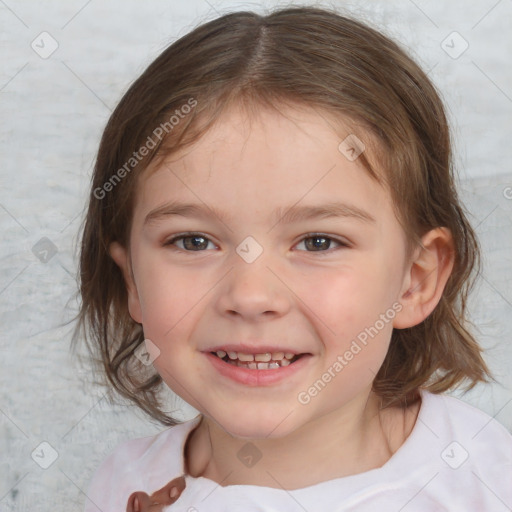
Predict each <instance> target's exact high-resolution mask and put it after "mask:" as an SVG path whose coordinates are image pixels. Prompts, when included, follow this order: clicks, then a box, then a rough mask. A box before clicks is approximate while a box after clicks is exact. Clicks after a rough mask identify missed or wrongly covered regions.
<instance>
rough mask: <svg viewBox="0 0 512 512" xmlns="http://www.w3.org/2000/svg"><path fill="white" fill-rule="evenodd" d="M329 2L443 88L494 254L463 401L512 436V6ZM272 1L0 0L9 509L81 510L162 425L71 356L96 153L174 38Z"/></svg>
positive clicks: (1, 298) (475, 305) (0, 396)
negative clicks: (99, 474)
mask: <svg viewBox="0 0 512 512" xmlns="http://www.w3.org/2000/svg"><path fill="white" fill-rule="evenodd" d="M297 3H300V2H297ZM304 3H306V2H304ZM318 3H319V4H320V2H318ZM325 4H326V5H334V6H336V7H338V8H340V7H341V8H343V9H346V11H347V12H349V13H352V14H354V15H356V16H358V17H360V18H362V19H363V20H366V21H367V22H369V23H371V24H373V25H375V26H377V27H380V28H381V29H382V30H383V31H384V32H386V33H388V34H389V35H391V36H392V37H394V38H395V39H397V40H398V41H400V42H401V43H402V44H403V45H404V46H406V47H407V48H408V49H409V51H410V52H411V53H412V54H413V56H414V57H415V58H416V59H417V60H418V61H419V62H420V64H421V65H422V66H423V67H424V68H425V69H426V70H429V76H430V77H431V78H432V80H433V81H434V82H435V83H436V85H437V86H438V87H439V89H440V90H441V92H442V94H443V97H444V99H445V101H446V104H447V106H448V109H449V113H450V117H451V120H452V123H453V129H454V131H453V133H454V136H455V143H456V153H457V165H458V169H459V172H460V190H461V193H462V196H463V198H464V201H465V203H466V206H467V208H468V210H469V212H470V214H471V215H470V218H471V220H472V222H473V225H474V226H475V227H476V230H477V233H478V235H479V236H480V240H481V242H482V246H483V249H484V272H483V275H482V276H481V279H480V281H479V284H478V286H477V288H476V290H475V293H474V295H473V296H472V301H471V317H472V320H473V322H474V323H475V324H476V325H477V326H478V328H479V330H480V334H479V340H480V341H481V344H482V345H483V346H484V347H485V348H486V349H487V351H486V355H485V357H486V360H487V361H488V363H489V365H490V367H491V369H492V370H493V371H494V373H495V376H496V378H497V380H498V384H493V385H489V386H478V387H477V388H476V389H474V390H473V391H472V392H470V393H468V394H466V395H464V397H462V398H463V400H466V401H467V402H469V403H472V404H474V405H476V406H477V407H479V408H480V409H482V410H484V411H486V412H487V413H489V414H490V415H492V416H495V417H496V419H497V420H499V421H500V422H501V423H502V424H504V425H505V426H507V428H509V429H510V430H512V377H511V374H510V365H511V362H512V344H511V343H510V330H511V327H512V320H511V318H512V291H511V290H512V286H511V284H512V250H511V248H512V198H511V197H512V188H508V187H512V169H511V162H512V144H511V143H510V140H511V135H512V126H511V119H512V117H511V114H512V66H510V55H511V54H512V36H511V31H510V20H511V19H512V1H511V0H500V1H497V0H482V1H478V2H477V1H475V2H463V1H461V0H458V1H451V2H442V1H421V0H416V1H414V2H413V1H412V0H411V1H409V0H400V1H398V0H397V1H384V0H379V1H373V2H369V1H358V2H342V1H338V2H330V3H325ZM274 5H278V4H277V2H270V1H269V2H261V3H258V2H245V3H244V2H219V1H216V0H208V1H207V0H187V1H186V2H176V1H175V2H170V1H156V0H153V1H146V2H144V3H142V2H136V1H135V0H130V1H121V0H115V1H101V2H100V1H99V0H92V1H85V0H77V1H68V2H58V1H56V0H54V1H40V2H35V1H18V2H16V1H14V0H5V1H3V0H0V27H1V29H0V39H1V50H0V51H1V55H0V119H1V121H2V122H1V123H0V131H1V137H0V155H1V165H0V183H1V190H0V233H1V236H2V243H1V245H0V330H1V331H0V333H1V334H0V350H1V361H2V370H1V373H0V454H1V459H0V476H1V478H0V510H1V511H2V512H3V511H11V510H16V511H25V510H27V511H29V510H30V511H31V512H34V511H39V510H52V511H54V512H60V511H67V512H69V511H80V510H82V508H83V504H84V501H85V499H86V498H85V494H84V493H85V491H86V489H87V484H88V482H89V480H90V478H91V476H92V472H93V471H94V470H95V469H96V467H97V466H98V465H99V463H100V462H101V461H102V460H103V459H104V457H105V456H106V455H107V454H108V452H109V451H111V450H112V449H113V448H114V447H115V446H116V445H117V444H118V443H120V442H121V441H123V440H125V439H129V438H134V437H139V436H144V435H151V434H153V433H155V432H157V431H159V430H161V429H162V427H161V426H159V425H157V424H155V423H153V422H151V421H149V420H148V419H147V418H146V417H144V416H143V414H142V413H139V412H138V411H136V410H134V409H133V408H131V407H129V406H127V404H123V403H119V404H111V403H110V402H109V400H108V395H106V394H105V393H106V390H105V389H101V388H98V387H95V386H93V385H91V384H88V377H89V372H88V370H87V368H86V367H84V368H81V367H80V366H79V365H78V363H77V362H76V361H75V360H73V359H72V358H71V357H70V355H69V342H70V333H71V327H72V326H71V325H66V322H68V321H69V320H70V319H71V318H72V317H73V315H74V314H75V313H76V300H75V298H74V293H75V291H76V281H75V272H76V243H77V236H78V235H77V233H78V229H79V226H80V221H81V216H82V214H83V208H84V204H85V198H86V194H87V190H88V183H89V178H90V173H91V169H92V165H93V162H94V157H95V152H96V150H97V145H98V142H99V138H100V135H101V131H102V129H103V127H104V124H105V122H106V121H107V119H108V116H109V115H110V112H111V110H112V109H113V107H114V106H115V104H116V102H117V101H118V100H119V99H120V97H121V95H122V93H123V92H124V91H126V89H127V87H128V85H129V84H130V82H131V81H132V80H134V79H135V78H136V77H137V76H138V75H139V74H140V73H141V72H142V71H143V69H144V68H145V66H146V65H147V64H148V63H149V62H150V61H151V60H152V59H154V58H155V57H156V56H157V55H158V54H159V53H160V51H162V50H163V48H164V47H165V46H166V45H167V44H168V43H169V42H171V41H173V40H174V39H176V38H177V37H179V36H181V35H183V34H185V33H186V32H187V31H189V30H190V29H191V28H193V27H194V26H195V25H197V24H198V23H200V22H202V21H206V20H209V19H211V18H213V17H215V16H217V15H218V14H221V13H224V12H226V11H228V10H232V9H235V8H246V9H247V8H252V9H256V10H262V8H263V7H272V6H274ZM454 31H456V32H457V33H458V34H459V35H453V34H452V33H453V32H454ZM42 32H48V33H49V34H50V36H47V35H42V36H41V35H40V34H41V33H42ZM450 34H452V35H450ZM33 41H34V43H33V46H34V48H33V47H32V46H31V45H32V42H33ZM443 41H445V42H444V43H443ZM465 41H466V42H467V44H468V45H469V46H468V48H467V49H466V51H464V53H462V54H461V55H460V56H457V54H458V53H460V52H461V50H463V49H464V47H465V45H466V43H465ZM52 44H53V45H56V44H58V48H57V49H56V51H55V52H54V53H53V54H51V55H46V54H45V52H47V53H48V52H49V51H50V50H51V49H52ZM36 50H37V51H36ZM445 50H446V51H445ZM38 52H39V53H38ZM447 52H448V53H447ZM449 53H451V55H450V54H449ZM43 57H46V58H43ZM455 57H457V58H455ZM176 406H177V407H178V408H180V414H179V415H177V416H178V417H180V418H181V419H188V418H191V417H193V416H194V415H195V412H194V410H193V409H191V408H190V407H188V406H187V405H186V404H184V403H183V402H182V401H181V400H178V401H177V404H176ZM43 442H46V443H49V445H41V444H40V443H43ZM34 450H35V451H34ZM53 450H55V451H53ZM54 456H57V458H56V460H55V461H53V458H54ZM50 463H51V465H49V467H48V468H47V469H43V468H42V467H41V465H42V466H44V465H48V464H50ZM105 512H106V511H105Z"/></svg>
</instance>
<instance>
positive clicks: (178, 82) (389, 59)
mask: <svg viewBox="0 0 512 512" xmlns="http://www.w3.org/2000/svg"><path fill="white" fill-rule="evenodd" d="M234 103H237V104H244V105H245V106H247V107H248V111H249V110H250V108H254V107H257V108H259V107H261V106H266V107H272V108H276V109H279V106H280V105H286V104H295V105H304V106H306V107H311V108H314V109H315V110H318V112H320V113H322V115H324V116H325V117H326V118H327V117H330V118H331V119H333V118H334V119H335V118H339V119H341V120H343V121H344V122H345V121H347V120H349V121H350V122H351V129H352V133H355V134H359V135H358V136H359V138H361V139H362V140H365V141H369V142H371V141H372V140H373V141H375V144H374V145H373V146H371V147H373V149H374V151H373V156H374V158H373V160H374V161H375V162H377V161H378V166H375V167H378V168H379V169H381V173H380V174H381V176H379V174H378V173H377V170H376V169H375V168H374V166H372V165H371V163H370V161H369V160H370V157H366V154H367V153H369V152H368V151H366V152H365V153H363V154H362V155H361V157H360V158H361V159H363V164H364V166H365V167H366V169H367V170H368V172H369V173H370V175H371V176H372V177H373V178H375V179H377V180H378V181H381V180H382V179H383V180H384V181H385V182H386V184H387V186H388V188H389V190H390V193H391V195H392V198H393V202H394V205H395V209H396V214H397V218H398V220H399V221H400V222H401V224H402V226H403V228H404V230H405V232H406V234H407V238H408V240H409V241H410V247H409V248H408V250H409V254H410V250H411V248H412V247H414V246H415V245H416V244H418V243H420V238H421V236H422V235H423V234H425V233H426V232H427V231H428V230H430V229H433V228H435V227H440V226H444V227H447V228H448V229H449V230H450V231H451V233H452V236H453V241H454V248H455V263H454V267H453V271H452V274H451V275H450V277H449V280H448V282H447V285H446V287H445V289H444V292H443V295H442V298H441V300H440V302H439V304H438V305H437V307H436V308H435V310H434V311H433V312H432V313H431V314H430V315H429V316H428V317H427V318H426V319H425V320H424V321H423V322H422V323H421V324H419V325H416V326H414V327H411V328H408V329H400V330H398V329H395V330H394V331H393V333H392V338H391V344H390V348H389V351H388V354H387V356H386V358H385V361H384V363H383V365H382V367H381V369H380V371H379V373H378V374H377V376H376V378H375V380H374V384H373V387H374V390H375V392H376V393H377V394H378V395H379V396H380V397H381V398H382V401H383V404H384V406H390V405H404V404H406V403H411V402H412V401H415V400H416V399H417V396H418V389H419V388H420V387H424V388H427V389H429V390H430V391H432V392H435V393H439V392H443V391H446V390H449V389H451V388H453V387H455V386H456V385H458V384H460V383H461V382H462V381H467V383H468V388H471V387H473V386H474V385H475V384H476V383H477V382H479V381H485V380H487V377H489V376H490V374H489V371H488V369H487V367H486V365H485V363H484V361H483V359H482V357H481V354H480V352H481V349H480V348H479V346H478V344H477V342H476V341H475V339H474V337H473V335H472V334H471V332H470V331H469V330H468V329H469V327H468V320H467V319H466V300H467V297H468V294H469V292H470V290H471V289H472V287H473V284H474V279H475V278H476V274H478V271H479V268H480V255H479V246H478V242H477V240H476V237H475V234H474V232H473V230H472V228H471V226H470V224H469V222H468V220H467V218H466V216H465V213H464V210H463V207H462V206H461V204H460V202H459V199H458V197H457V192H456V189H455V183H454V172H453V168H452V155H451V142H450V134H449V129H448V125H447V120H446V116H445V112H444V108H443V105H442V102H441V100H440V98H439V95H438V93H437V92H436V90H435V88H434V86H433V85H432V84H431V82H430V81H429V79H428V78H427V76H426V75H425V73H424V72H423V71H422V70H421V69H420V68H419V67H418V66H417V65H416V64H415V63H414V62H413V61H412V60H411V58H410V57H409V56H407V54H406V53H405V52H404V51H403V50H402V49H401V48H400V47H399V46H398V45H397V44H396V43H394V42H393V41H391V40H390V39H389V38H387V37H385V36H384V35H382V34H381V33H379V32H378V31H376V30H374V29H372V28H370V27H369V26H367V25H365V24H363V23H361V22H358V21H355V20H353V19H350V18H348V17H345V16H341V15H339V14H338V13H335V12H333V11H329V10H326V9H319V8H312V7H301V8H287V9H281V10H277V11H275V12H272V13H270V14H269V15H266V16H260V15H258V14H255V13H251V12H236V13H231V14H227V15H225V16H222V17H220V18H218V19H215V20H213V21H210V22H208V23H205V24H203V25H201V26H199V27H198V28H196V29H195V30H193V31H192V32H190V33H189V34H187V35H185V36H184V37H182V38H181V39H179V40H177V41H176V42H174V43H173V44H171V45H170V46H169V47H168V48H167V49H166V50H165V51H164V52H163V53H162V54H161V55H160V56H159V57H158V58H157V59H156V60H155V61H154V62H153V63H152V64H151V65H150V66H149V67H148V68H147V69H146V71H145V72H144V73H143V74H142V75H141V76H140V77H139V78H138V79H137V80H136V81H135V82H134V83H133V84H132V86H131V87H130V88H129V90H128V91H127V93H126V94H125V95H124V96H123V98H122V99H121V101H120V103H119V104H118V106H117V108H116V109H115V111H114V112H113V114H112V116H111V118H110V120H109V122H108V124H107V126H106V128H105V131H104V133H103V137H102V140H101V144H100V147H99V152H98V155H97V160H96V165H95V169H94V175H93V177H92V187H91V194H90V200H89V205H88V212H87V217H86V219H85V225H84V229H83V238H82V242H81V254H80V268H79V271H80V293H81V297H82V304H81V309H80V312H79V317H78V323H77V328H76V330H75V334H74V337H73V345H74V346H76V342H77V340H78V339H79V338H80V339H84V340H85V341H86V344H87V347H88V349H89V353H90V355H91V356H92V357H93V360H94V361H96V362H97V363H98V366H99V368H100V372H103V374H104V375H105V376H106V377H107V379H108V381H109V382H110V383H111V385H112V386H113V387H114V389H116V390H117V391H118V392H119V393H120V394H121V395H123V396H124V397H126V398H128V399H129V400H131V401H132V402H134V403H136V404H137V405H138V406H139V407H141V408H142V409H143V410H144V411H145V412H146V413H148V414H149V415H150V416H152V417H153V418H155V419H157V420H158V421H160V422H161V423H163V424H165V425H174V424H176V420H175V419H173V418H172V417H171V416H170V415H168V414H166V413H165V412H164V410H163V405H162V397H161V391H162V382H163V381H162V379H161V377H160V376H159V375H158V374H157V373H155V371H154V369H153V367H152V366H149V367H145V366H144V365H143V364H142V363H141V362H139V361H138V359H137V358H136V357H135V356H134V352H135V350H136V349H137V348H138V347H139V346H140V345H141V343H143V340H144V334H143V331H142V326H140V325H139V324H137V323H136V322H134V321H133V320H132V319H131V317H130V315H129V312H128V306H127V291H126V286H125V282H124V279H123V275H122V273H121V271H120V269H119V268H118V267H117V266H116V264H115V263H114V261H113V260H112V258H111V257H110V255H109V251H108V248H109V244H110V243H111V242H112V241H118V242H119V243H121V244H122V245H123V246H125V247H128V242H129V232H130V226H131V216H132V210H133V204H134V197H135V192H136V183H137V177H138V176H140V174H141V173H142V172H143V171H144V170H145V169H146V168H147V167H148V165H149V164H150V163H151V162H152V161H154V159H155V157H156V156H157V157H158V158H160V157H162V156H165V155H169V154H170V153H172V152H175V151H178V150H179V149H181V148H183V147H184V146H186V145H188V144H191V143H192V142H194V141H196V140H197V139H198V138H199V137H201V136H202V135H203V134H204V133H205V132H206V131H207V130H208V129H209V127H211V126H212V123H214V122H215V121H216V120H217V119H219V117H220V115H221V114H222V112H223V111H225V109H226V108H228V107H229V106H230V105H232V104H234ZM184 105H189V106H192V105H193V108H184V107H183V106H184ZM180 113H181V114H182V115H179V114H180ZM173 115H179V118H180V119H179V123H170V120H171V117H172V116H173ZM166 123H167V124H166ZM158 127H161V128H162V127H164V128H165V132H166V134H165V136H157V134H160V132H162V129H160V132H158ZM150 139H151V144H150V143H149V140H150ZM150 146H151V149H150V150H149V151H141V152H140V153H141V154H142V153H145V154H144V155H142V156H141V155H139V154H137V159H135V156H134V155H135V153H134V152H137V151H138V148H142V147H146V148H148V147H150ZM377 154H378V158H377ZM121 169H124V172H121ZM127 174H130V175H129V176H127ZM82 333H83V336H82ZM105 382H106V381H105Z"/></svg>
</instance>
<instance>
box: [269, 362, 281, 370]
mask: <svg viewBox="0 0 512 512" xmlns="http://www.w3.org/2000/svg"><path fill="white" fill-rule="evenodd" d="M268 367H269V369H271V370H273V369H275V368H280V366H279V363H278V362H277V361H272V362H271V363H268Z"/></svg>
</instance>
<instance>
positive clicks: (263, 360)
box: [210, 350, 306, 370]
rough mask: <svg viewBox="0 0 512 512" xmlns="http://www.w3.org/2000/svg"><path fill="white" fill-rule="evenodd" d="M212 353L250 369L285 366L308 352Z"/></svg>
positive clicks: (226, 361) (270, 368) (228, 361)
mask: <svg viewBox="0 0 512 512" xmlns="http://www.w3.org/2000/svg"><path fill="white" fill-rule="evenodd" d="M210 354H212V355H214V356H217V357H218V358H219V359H222V361H224V362H225V363H228V364H231V365H232V366H238V367H240V368H246V369H248V370H275V369H277V368H283V367H285V366H289V365H291V364H293V363H295V361H297V360H298V359H300V358H301V357H303V356H305V355H306V353H303V354H292V353H283V352H276V353H270V352H266V353H263V354H238V353H237V352H224V351H223V350H218V351H217V352H210Z"/></svg>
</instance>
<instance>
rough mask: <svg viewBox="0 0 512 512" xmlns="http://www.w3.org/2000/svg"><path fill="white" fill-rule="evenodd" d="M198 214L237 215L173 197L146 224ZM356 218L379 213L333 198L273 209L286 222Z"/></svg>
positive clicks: (365, 219) (366, 219)
mask: <svg viewBox="0 0 512 512" xmlns="http://www.w3.org/2000/svg"><path fill="white" fill-rule="evenodd" d="M175 215H177V216H181V217H196V218H201V219H210V218H211V217H212V215H214V216H215V217H217V218H218V219H220V220H221V221H222V222H226V223H227V222H230V221H231V220H232V218H233V215H228V214H227V213H225V212H223V211H221V210H219V209H217V208H214V207H210V206H207V205H206V204H199V203H181V202H178V201H171V202H169V203H165V204H164V205H162V206H159V207H157V208H155V209H154V210H151V211H150V212H149V213H148V214H147V215H146V217H145V219H144V225H146V224H149V223H153V222H156V221H159V220H163V219H165V218H167V217H172V216H175ZM333 217H335V218H353V219H356V220H360V221H363V222H366V223H375V222H376V220H375V217H373V216H372V215H371V214H370V213H368V212H367V211H365V210H362V209H361V208H359V207H357V206H355V205H351V204H346V203H337V202H331V203H326V204H325V205H321V206H298V205H297V204H295V205H292V206H290V207H288V208H282V207H279V208H276V209H275V210H274V211H273V212H272V217H271V218H272V220H273V221H274V223H273V225H275V224H277V223H279V222H282V223H294V222H300V221H304V220H310V219H318V218H333Z"/></svg>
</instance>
